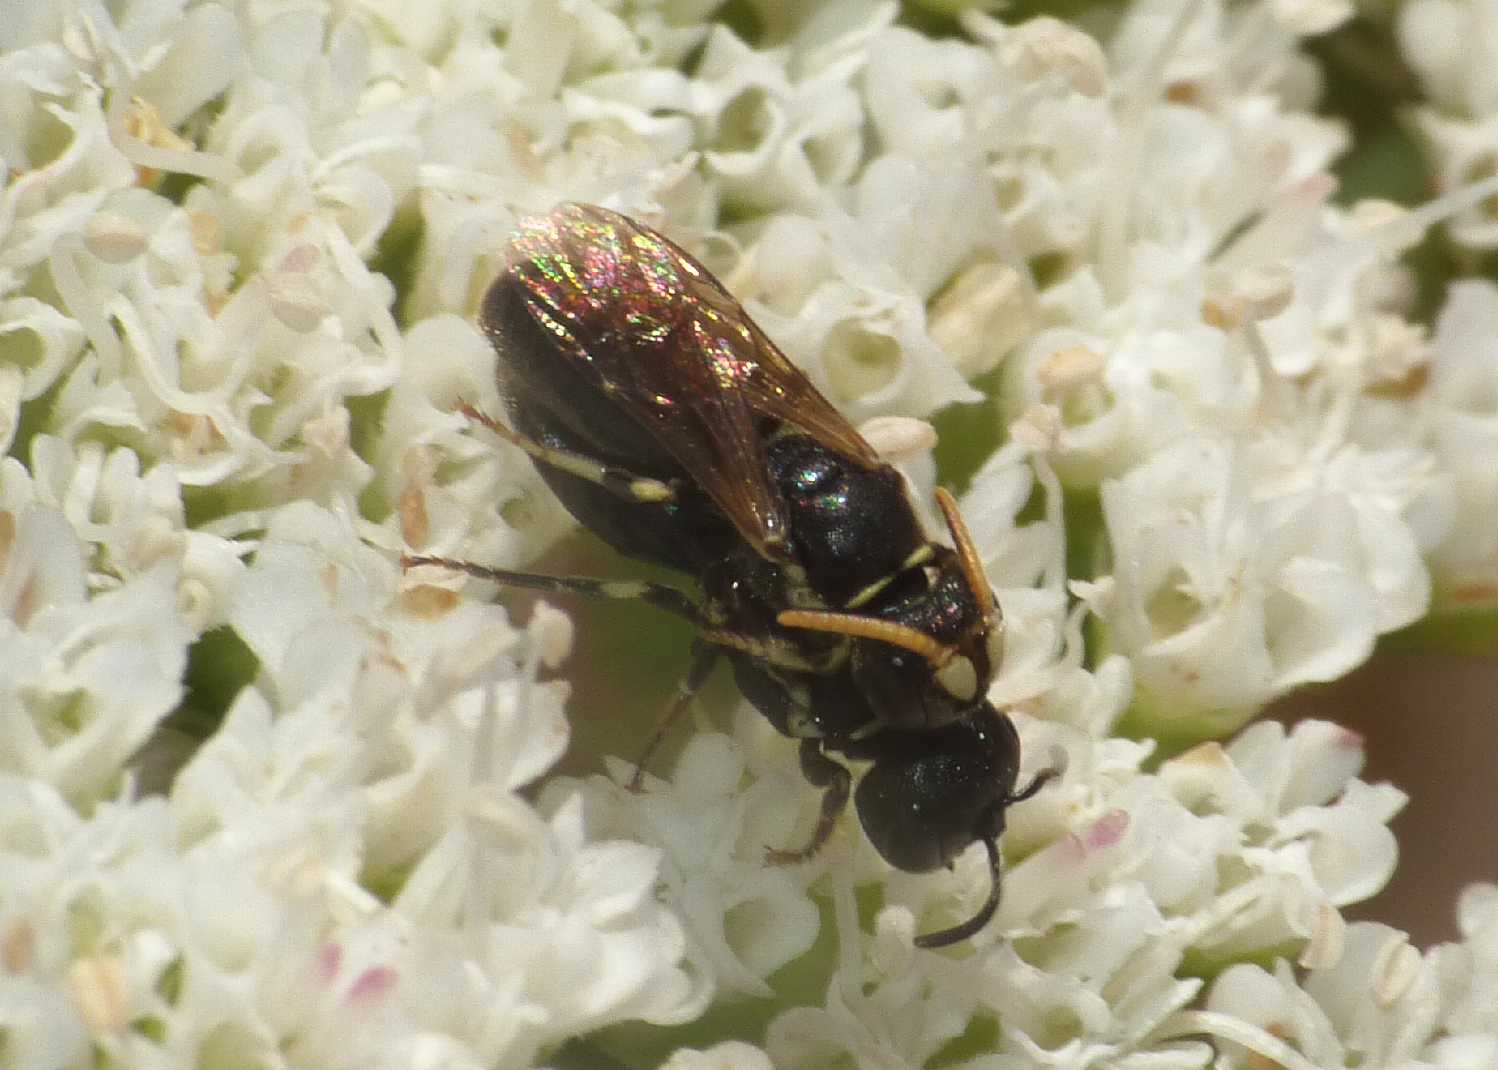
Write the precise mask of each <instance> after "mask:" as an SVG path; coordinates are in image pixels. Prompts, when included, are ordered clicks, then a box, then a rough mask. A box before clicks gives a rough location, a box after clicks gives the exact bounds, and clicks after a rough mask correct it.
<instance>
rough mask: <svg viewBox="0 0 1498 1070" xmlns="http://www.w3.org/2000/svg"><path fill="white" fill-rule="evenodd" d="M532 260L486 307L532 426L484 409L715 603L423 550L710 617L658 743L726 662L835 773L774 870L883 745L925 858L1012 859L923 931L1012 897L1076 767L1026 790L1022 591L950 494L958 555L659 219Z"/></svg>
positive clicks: (881, 753) (530, 227) (503, 365)
mask: <svg viewBox="0 0 1498 1070" xmlns="http://www.w3.org/2000/svg"><path fill="white" fill-rule="evenodd" d="M507 263H508V267H507V268H506V269H505V271H504V272H503V273H502V274H501V275H500V276H499V278H498V279H497V280H496V281H495V282H494V284H493V285H492V286H491V287H490V288H489V291H488V293H487V294H486V295H485V297H484V301H483V307H482V310H481V312H480V317H479V320H480V324H481V326H482V328H483V331H484V333H485V334H486V335H487V336H488V338H489V340H490V342H492V343H493V345H494V348H495V351H496V353H497V354H498V357H499V360H498V372H497V374H498V379H499V386H500V391H501V393H502V394H503V396H504V397H505V399H506V407H507V409H508V411H509V415H510V420H511V423H512V424H513V430H511V429H510V428H508V427H505V426H504V425H501V424H499V423H497V422H495V421H493V420H491V419H489V418H487V417H485V416H484V415H482V414H480V413H478V412H476V411H474V410H472V409H471V408H466V407H465V411H466V412H467V413H468V415H469V416H470V417H472V418H473V419H475V420H477V421H478V422H480V423H482V424H484V425H485V426H487V427H489V428H490V429H491V430H493V431H494V432H496V433H497V434H499V435H501V436H503V437H504V438H506V439H507V440H509V441H511V442H513V443H515V444H516V445H518V446H520V447H521V448H522V449H524V450H525V451H526V452H527V453H529V454H530V456H531V457H532V458H533V459H534V461H535V463H536V466H537V469H538V471H539V472H540V474H541V476H542V478H543V479H545V481H546V483H547V484H548V485H549V486H550V487H551V489H552V490H553V491H554V492H555V493H556V495H557V497H558V498H560V499H561V501H562V503H563V504H564V505H565V506H566V507H567V509H568V510H569V511H570V512H571V513H572V515H573V516H574V517H576V518H577V519H578V521H579V522H580V523H582V524H583V525H585V526H586V527H588V528H589V529H591V530H592V531H593V532H595V533H596V534H598V535H599V536H600V537H602V538H603V539H604V540H605V541H607V542H609V543H610V544H612V545H613V546H614V547H615V548H616V549H618V550H619V551H620V552H621V553H624V554H628V555H630V556H632V557H636V558H642V559H644V560H647V561H653V562H656V563H657V564H661V565H664V566H667V567H670V568H673V569H677V570H680V571H682V572H686V573H688V574H689V575H691V576H693V577H694V578H695V579H696V581H697V583H698V585H699V588H700V591H701V596H700V598H692V597H690V596H688V595H687V594H686V593H684V592H683V591H680V590H678V589H676V588H673V587H669V586H666V585H661V584H652V583H643V582H610V581H606V580H599V579H593V578H583V577H564V576H540V575H534V574H529V573H518V572H509V571H505V570H500V569H490V568H485V567H482V566H478V565H472V564H469V563H467V562H462V561H454V560H451V559H448V558H439V557H425V556H411V557H407V558H405V559H404V563H405V564H406V565H407V566H408V567H410V566H415V565H441V566H445V567H448V568H454V569H461V570H463V571H465V572H468V573H470V574H472V575H475V576H479V577H481V578H484V579H489V580H493V581H495V582H498V583H502V584H510V585H514V586H522V587H531V588H536V589H539V590H543V591H572V592H575V593H581V594H584V595H589V596H593V597H604V598H638V599H642V600H644V601H646V602H648V603H650V604H652V605H654V606H657V607H659V608H661V609H664V610H667V611H669V612H672V613H675V614H677V615H679V616H682V617H685V618H686V619H687V620H689V621H691V622H692V623H693V624H694V625H695V626H696V628H697V639H696V642H695V643H694V653H693V659H692V665H691V668H690V669H689V671H688V672H687V675H686V679H685V680H684V682H683V684H682V687H681V690H680V692H679V694H678V696H677V699H676V701H675V702H674V703H673V704H672V708H671V711H670V712H669V713H668V716H667V718H666V719H665V720H664V721H663V722H662V726H661V729H660V730H658V731H657V733H656V736H655V738H654V739H653V740H652V742H651V748H647V750H646V757H647V758H648V756H649V753H650V749H653V747H654V745H655V743H656V742H657V741H658V740H659V739H660V736H661V733H663V732H664V730H665V727H666V725H668V724H669V723H670V721H671V719H672V717H674V716H676V715H677V714H679V713H680V712H681V711H682V710H684V709H686V708H687V705H688V703H689V702H690V701H691V699H692V697H693V695H694V694H695V693H696V692H697V691H698V690H699V689H700V688H701V686H702V685H703V683H704V682H705V681H706V679H707V676H708V674H709V672H710V670H711V669H712V667H713V666H714V664H715V663H716V662H717V661H718V660H720V659H723V660H726V661H727V662H728V663H729V665H731V666H732V668H733V672H734V677H735V681H736V682H737V684H738V686H739V689H740V690H741V691H742V692H743V694H744V695H745V697H747V698H748V699H749V701H750V702H752V703H753V704H754V705H755V707H757V708H758V709H759V710H760V712H762V713H763V714H764V715H765V716H766V717H767V718H769V720H770V722H771V724H773V725H774V726H775V728H776V729H778V730H779V731H780V732H782V733H784V734H785V735H786V736H789V737H791V738H793V739H798V740H800V741H801V768H802V771H803V773H804V774H805V776H806V778H807V780H809V781H810V782H811V783H812V784H813V785H815V786H816V787H818V788H821V789H823V796H822V808H821V816H820V819H819V820H818V822H817V826H816V830H815V832H814V833H813V835H812V837H811V839H810V841H809V842H808V843H806V844H805V845H804V846H802V847H799V848H796V849H791V850H771V851H769V852H768V855H769V859H770V861H771V862H774V863H776V864H787V863H792V862H796V861H800V860H803V859H806V858H809V857H810V856H811V855H812V854H814V853H815V852H816V851H817V849H818V848H820V847H821V846H822V844H823V843H824V842H825V841H826V840H827V837H828V836H829V835H830V834H831V832H832V827H833V824H834V822H835V821H836V819H837V816H838V815H839V813H841V811H842V810H843V808H844V806H845V805H846V803H847V801H848V795H849V792H850V789H851V786H852V778H851V776H850V774H849V771H848V769H847V767H846V766H845V765H844V764H842V762H840V761H838V760H837V758H838V757H843V758H851V759H857V760H863V761H868V762H871V763H872V765H871V766H870V768H869V769H868V770H867V771H866V772H865V773H864V774H863V776H862V778H861V779H860V780H859V783H858V787H857V790H856V791H855V792H853V795H854V800H855V803H856V806H857V810H858V815H859V818H860V820H861V822H862V824H863V828H864V831H865V832H866V833H867V834H868V837H869V840H870V841H871V842H872V843H873V844H874V846H875V847H876V848H877V849H878V850H879V853H880V854H881V855H883V856H884V858H885V859H886V860H887V861H888V862H889V863H890V864H891V865H893V866H895V867H897V868H899V869H902V870H906V871H909V872H917V873H924V872H929V871H931V870H933V869H935V868H937V867H938V866H943V865H950V864H951V863H952V860H953V859H954V858H956V857H957V855H958V854H959V853H960V852H962V851H963V850H964V849H965V848H966V847H967V846H968V845H969V844H971V843H973V842H974V841H977V842H980V843H982V844H983V845H984V847H985V848H986V850H987V851H988V858H989V866H990V869H991V871H992V888H991V891H990V893H989V896H988V900H987V902H985V903H984V905H983V906H982V908H981V909H980V910H979V911H978V912H977V914H975V915H974V916H973V917H972V918H970V919H969V920H967V921H965V922H963V923H962V924H960V925H956V926H953V927H952V928H949V929H945V930H942V931H940V932H935V933H929V934H926V935H924V936H921V937H919V938H918V939H917V941H916V942H917V943H918V944H919V945H920V946H922V947H941V946H944V945H947V944H951V943H955V942H957V941H959V940H963V939H966V938H967V937H969V936H971V935H973V934H974V933H976V932H977V931H978V930H980V929H981V928H982V927H983V926H984V925H985V924H987V922H988V920H989V919H990V918H991V917H992V916H993V913H994V911H995V910H996V909H997V907H998V903H999V893H1000V864H999V851H998V846H997V839H998V837H999V835H1000V833H1001V832H1002V831H1003V829H1004V811H1005V808H1006V807H1009V806H1011V805H1013V804H1014V803H1017V802H1020V801H1021V800H1024V799H1028V798H1029V797H1030V796H1031V795H1033V794H1035V792H1037V791H1038V790H1039V789H1040V788H1041V787H1042V786H1043V785H1044V783H1045V782H1046V781H1047V780H1048V779H1050V778H1051V777H1052V776H1054V775H1055V771H1054V770H1047V771H1045V772H1042V773H1040V774H1039V775H1037V776H1036V777H1034V778H1033V779H1032V780H1031V781H1030V782H1029V783H1028V784H1027V785H1026V786H1025V787H1023V788H1020V789H1018V790H1016V787H1015V784H1016V780H1017V777H1018V773H1019V737H1018V735H1017V734H1016V732H1015V730H1014V725H1013V723H1012V722H1011V721H1010V720H1009V718H1008V717H1006V716H1005V715H1004V714H1002V713H1000V712H999V711H998V710H996V709H995V708H994V707H993V706H992V705H991V704H990V703H989V701H988V700H987V698H986V697H985V696H986V694H987V691H988V685H989V681H990V679H991V678H992V676H993V672H994V667H995V666H994V659H995V658H996V657H997V656H998V653H997V648H998V646H999V639H1000V634H1001V624H1000V617H999V607H998V604H997V603H996V601H995V599H994V596H993V591H992V589H991V588H990V587H989V585H988V581H987V579H986V578H985V576H984V574H983V569H982V565H981V563H980V562H979V559H978V555H977V552H976V551H975V550H974V548H973V545H972V542H971V540H970V538H969V536H968V533H967V529H966V528H965V527H964V526H963V523H962V519H961V517H960V516H959V515H958V513H957V508H956V504H955V502H954V501H953V500H952V498H951V496H950V495H949V494H947V493H946V492H945V491H943V490H939V491H937V502H938V504H939V505H940V507H941V509H942V512H943V514H944V515H945V517H946V522H947V526H948V529H949V530H950V532H951V536H952V542H953V546H952V547H950V548H949V547H947V546H944V545H941V544H940V543H936V542H933V541H931V540H930V539H928V538H927V537H926V535H925V534H924V532H923V531H922V528H921V524H920V522H919V520H918V518H917V516H916V512H915V509H914V507H913V506H912V504H911V501H910V499H909V496H908V493H907V491H906V488H905V484H904V481H903V480H902V479H901V477H900V475H899V473H897V472H896V471H895V470H894V469H893V468H891V467H890V466H889V465H888V464H885V463H883V462H881V461H880V459H879V457H878V456H877V455H876V454H875V452H874V450H873V449H872V448H871V447H870V446H869V444H868V443H867V442H865V441H864V439H863V438H862V437H861V436H860V435H859V434H858V432H857V431H855V430H854V429H853V427H852V426H851V425H850V424H849V423H848V422H847V421H846V420H845V419H844V418H843V417H842V416H841V415H840V414H839V413H838V412H837V410H836V409H834V408H833V407H832V405H831V404H830V403H829V402H828V401H827V399H826V398H824V397H823V396H822V395H821V394H820V393H818V391H817V390H816V388H815V387H813V386H812V384H811V382H810V381H809V380H807V378H806V377H805V376H804V375H802V374H801V372H800V371H798V370H797V369H796V368H795V367H794V366H793V365H792V364H791V363H790V362H789V361H788V360H787V359H786V358H785V356H784V354H782V353H781V352H780V350H779V349H777V348H776V346H775V344H774V343H773V342H771V341H770V339H769V338H767V337H766V336H765V334H764V332H762V331H761V330H760V329H759V327H757V326H756V325H755V324H754V322H753V321H752V320H750V318H749V316H748V315H747V314H746V313H745V311H744V309H743V307H742V306H741V305H740V304H739V303H738V302H737V301H736V300H734V298H733V297H732V296H730V295H729V293H728V292H727V291H726V290H725V289H724V288H723V286H722V284H720V283H719V282H718V280H717V279H715V278H714V277H713V276H712V275H711V274H710V273H709V272H708V271H707V269H706V268H704V267H703V266H702V265H701V264H700V263H698V262H697V260H695V259H694V258H693V257H692V256H690V255H689V254H688V253H686V252H685V251H683V250H682V249H681V248H679V247H678V246H677V245H675V244H674V243H672V242H671V241H670V240H669V239H667V238H665V237H663V236H661V235H660V234H658V233H656V232H655V231H653V230H651V229H650V228H648V227H645V226H642V225H641V224H639V223H636V222H635V221H633V220H631V219H628V218H626V217H625V216H622V215H619V214H618V213H615V212H612V211H609V210H607V209H604V208H599V207H596V206H592V205H583V204H567V205H563V206H562V207H560V208H558V209H556V210H555V211H554V212H553V213H552V214H551V215H549V216H546V217H544V218H536V219H531V220H527V221H525V222H524V223H522V224H521V226H520V230H519V233H518V235H517V236H516V237H515V238H514V239H513V240H512V242H511V245H510V250H509V257H508V261H507ZM644 760H645V758H642V760H641V765H642V768H643V763H644ZM640 775H641V774H640V773H639V772H637V773H636V778H635V786H636V787H637V786H638V784H639V779H640Z"/></svg>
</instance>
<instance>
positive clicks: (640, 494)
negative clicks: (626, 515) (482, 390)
mask: <svg viewBox="0 0 1498 1070" xmlns="http://www.w3.org/2000/svg"><path fill="white" fill-rule="evenodd" d="M458 411H459V412H461V413H462V414H463V415H464V416H466V417H468V418H469V419H470V420H472V421H473V422H474V423H476V424H479V425H481V426H483V427H487V428H488V429H489V430H490V431H493V432H494V433H495V434H496V435H498V436H499V437H500V438H502V439H504V440H505V441H506V442H508V443H510V444H511V445H513V446H518V447H519V448H520V449H522V450H524V451H525V452H526V453H528V454H529V455H530V456H531V458H532V459H534V460H535V461H536V462H537V463H538V464H544V465H546V466H547V467H548V468H555V469H556V470H557V471H559V472H566V473H567V474H568V475H570V476H576V477H577V478H578V479H586V480H587V481H588V482H589V483H594V484H596V485H598V486H600V487H602V488H603V489H604V490H606V491H608V492H609V493H610V494H613V495H615V496H616V497H619V498H622V499H624V500H625V501H627V502H632V503H636V504H642V503H643V504H652V503H660V502H673V501H675V500H676V488H675V486H673V485H672V484H671V483H668V482H665V481H663V480H660V479H653V478H652V477H650V476H642V475H637V474H636V473H634V472H631V471H629V470H627V469H624V468H616V467H615V466H614V465H611V464H604V463H603V462H601V461H595V460H594V459H593V458H591V457H585V456H583V455H582V454H581V453H573V452H571V451H570V450H559V449H554V448H552V447H551V446H545V445H542V444H541V443H539V442H536V441H535V440H534V439H529V438H526V437H525V436H524V435H522V434H520V433H518V432H516V431H515V430H513V429H511V428H509V427H506V426H505V425H504V424H502V423H500V422H499V421H498V420H496V419H494V418H493V417H491V416H486V415H485V414H484V413H482V412H479V410H478V409H476V408H474V407H473V406H472V405H469V404H467V403H466V402H465V403H463V404H461V405H459V406H458Z"/></svg>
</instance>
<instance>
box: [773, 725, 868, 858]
mask: <svg viewBox="0 0 1498 1070" xmlns="http://www.w3.org/2000/svg"><path fill="white" fill-rule="evenodd" d="M801 775H802V776H804V777H806V779H807V780H808V781H810V782H811V785H812V786H813V787H817V788H824V789H826V790H824V791H823V792H822V812H821V813H820V814H818V815H817V827H816V829H815V831H813V832H812V834H811V841H810V842H809V843H807V845H806V846H805V847H803V848H801V849H800V850H795V851H791V850H783V849H778V848H774V847H767V848H765V861H766V862H768V863H769V864H770V865H772V866H790V865H795V864H796V863H797V862H805V861H806V860H807V859H809V858H811V857H812V856H813V855H815V854H816V853H817V852H818V851H820V850H821V849H822V845H823V844H825V843H826V842H827V838H828V837H829V836H831V835H832V826H833V825H834V824H835V823H836V822H837V817H838V815H839V814H841V813H842V812H843V808H844V807H845V806H847V805H848V791H849V788H850V787H851V786H852V781H853V778H852V777H851V776H850V775H849V773H848V770H847V769H846V768H845V767H844V766H842V765H840V764H838V763H837V762H835V761H833V760H832V759H831V758H829V757H827V755H826V754H824V753H823V752H822V741H821V740H820V739H803V740H802V741H801Z"/></svg>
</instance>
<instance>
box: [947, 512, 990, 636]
mask: <svg viewBox="0 0 1498 1070" xmlns="http://www.w3.org/2000/svg"><path fill="white" fill-rule="evenodd" d="M936 504H937V505H939V506H941V515H942V516H944V517H945V518H946V521H947V530H948V531H950V532H951V533H952V546H953V548H954V549H955V550H956V551H957V564H958V566H959V567H960V568H961V569H962V575H963V578H964V579H966V580H967V585H968V588H969V589H970V590H971V591H972V592H973V597H974V598H975V599H977V601H978V612H979V613H980V614H981V616H982V619H983V620H984V621H991V620H992V619H993V616H994V611H995V608H996V607H995V603H994V600H993V588H992V587H990V586H989V585H988V577H987V576H986V575H984V572H983V561H982V559H981V558H980V557H979V556H978V548H977V547H976V546H974V545H973V536H972V534H971V533H970V532H969V531H968V530H967V524H966V523H964V522H963V519H962V514H961V513H960V512H958V511H957V499H955V498H953V497H952V494H951V492H950V491H948V490H947V488H946V487H937V488H936Z"/></svg>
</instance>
